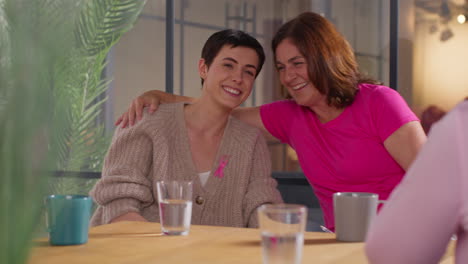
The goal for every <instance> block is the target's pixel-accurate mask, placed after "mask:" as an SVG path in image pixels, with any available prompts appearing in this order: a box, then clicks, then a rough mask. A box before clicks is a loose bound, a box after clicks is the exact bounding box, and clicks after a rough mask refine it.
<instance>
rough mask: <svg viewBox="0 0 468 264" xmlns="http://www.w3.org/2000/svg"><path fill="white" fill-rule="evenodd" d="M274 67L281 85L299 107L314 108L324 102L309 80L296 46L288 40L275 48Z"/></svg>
mask: <svg viewBox="0 0 468 264" xmlns="http://www.w3.org/2000/svg"><path fill="white" fill-rule="evenodd" d="M275 54H276V57H275V65H276V69H277V71H278V74H279V78H280V82H281V84H282V85H283V86H284V87H285V88H286V89H288V92H289V94H290V95H291V96H292V97H293V99H294V100H295V101H296V103H298V104H299V105H303V106H308V107H310V106H314V105H317V104H318V103H319V102H322V101H323V100H325V96H324V95H322V94H321V93H320V92H319V91H318V90H317V89H316V88H315V86H314V84H313V83H312V82H311V81H310V80H309V74H308V63H307V60H306V58H305V57H304V56H303V55H302V54H301V52H300V51H299V49H298V48H297V46H296V45H295V44H294V43H293V42H292V41H291V40H290V39H288V38H286V39H284V40H283V41H281V42H280V44H279V45H278V46H277V48H276V51H275Z"/></svg>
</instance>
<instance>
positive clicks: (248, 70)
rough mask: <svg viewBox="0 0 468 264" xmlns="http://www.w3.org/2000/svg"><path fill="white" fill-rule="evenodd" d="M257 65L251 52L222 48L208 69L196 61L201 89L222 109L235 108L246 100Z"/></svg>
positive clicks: (255, 58)
mask: <svg viewBox="0 0 468 264" xmlns="http://www.w3.org/2000/svg"><path fill="white" fill-rule="evenodd" d="M258 63H259V59H258V55H257V53H256V52H255V50H253V49H251V48H247V47H242V46H237V47H233V46H230V45H225V46H223V47H222V48H221V50H220V51H219V53H218V54H217V55H216V57H215V58H214V60H213V62H212V63H211V65H210V66H209V67H208V66H207V65H206V64H205V61H204V60H203V59H200V62H199V72H200V77H201V78H202V79H203V80H204V85H203V89H204V90H205V91H206V92H207V93H208V94H210V96H212V97H213V98H214V99H215V101H216V102H218V103H219V104H221V105H222V106H225V107H228V108H235V107H237V106H239V105H240V104H242V103H243V102H244V101H245V100H246V99H247V98H248V97H249V95H250V92H251V91H252V87H253V83H254V81H255V77H256V75H257V68H258Z"/></svg>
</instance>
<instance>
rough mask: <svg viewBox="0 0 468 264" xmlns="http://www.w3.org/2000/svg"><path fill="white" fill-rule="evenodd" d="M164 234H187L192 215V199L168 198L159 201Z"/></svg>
mask: <svg viewBox="0 0 468 264" xmlns="http://www.w3.org/2000/svg"><path fill="white" fill-rule="evenodd" d="M159 212H160V214H161V221H162V222H161V226H162V229H163V232H164V234H167V235H187V234H188V232H189V229H190V218H191V216H192V201H187V200H177V199H166V200H163V201H161V202H160V203H159Z"/></svg>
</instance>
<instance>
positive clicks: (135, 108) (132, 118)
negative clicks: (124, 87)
mask: <svg viewBox="0 0 468 264" xmlns="http://www.w3.org/2000/svg"><path fill="white" fill-rule="evenodd" d="M159 92H160V91H157V90H151V91H147V92H145V93H143V94H142V95H140V96H138V97H137V98H136V99H134V100H133V101H132V103H131V104H130V107H129V108H128V110H127V111H126V112H124V113H123V114H122V115H121V116H120V117H119V118H118V119H117V121H116V122H115V125H116V126H118V125H120V126H121V127H122V128H125V127H127V125H130V126H133V125H134V124H135V122H137V121H140V120H141V118H142V117H143V109H144V108H145V107H149V110H148V112H149V113H153V112H154V111H156V110H157V109H158V107H159V104H161V101H162V100H161V95H160V94H159Z"/></svg>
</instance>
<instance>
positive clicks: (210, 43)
mask: <svg viewBox="0 0 468 264" xmlns="http://www.w3.org/2000/svg"><path fill="white" fill-rule="evenodd" d="M225 45H229V46H232V47H233V48H235V47H247V48H251V49H253V50H255V52H256V53H257V55H258V66H257V74H256V75H255V77H257V76H258V74H259V73H260V71H261V70H262V67H263V63H265V52H264V51H263V47H262V45H261V44H260V43H259V42H258V40H256V39H255V38H254V37H252V36H251V35H249V34H247V33H245V32H244V31H241V30H236V29H225V30H221V31H218V32H216V33H214V34H213V35H211V36H210V37H209V38H208V40H207V41H206V42H205V45H204V46H203V49H202V53H201V57H202V59H204V60H205V64H206V65H207V66H208V68H209V67H210V66H211V63H213V60H214V58H215V57H216V55H218V53H219V51H220V50H221V49H222V48H223V47H224V46H225ZM202 84H203V79H202Z"/></svg>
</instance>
